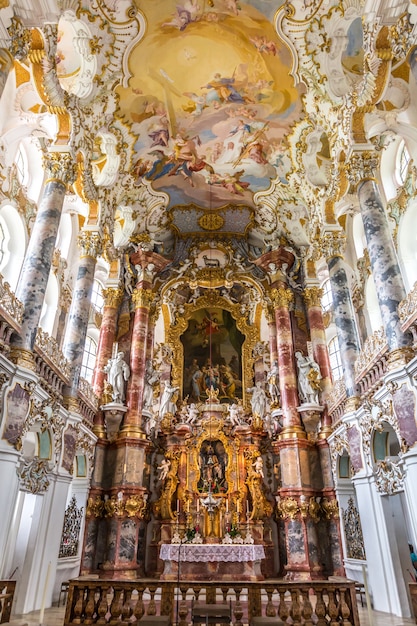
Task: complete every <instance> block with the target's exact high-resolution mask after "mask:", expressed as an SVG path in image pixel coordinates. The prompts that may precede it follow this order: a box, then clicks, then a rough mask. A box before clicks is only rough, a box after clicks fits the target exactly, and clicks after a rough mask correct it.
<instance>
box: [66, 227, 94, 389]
mask: <svg viewBox="0 0 417 626" xmlns="http://www.w3.org/2000/svg"><path fill="white" fill-rule="evenodd" d="M78 246H79V248H80V251H81V254H80V260H79V264H78V272H77V278H76V280H75V285H74V291H73V294H72V301H71V308H70V312H69V318H68V324H67V328H66V332H65V339H64V345H63V349H62V351H63V354H64V356H65V358H66V359H68V361H69V362H70V363H71V367H72V372H73V377H72V383H71V391H70V395H71V396H72V397H76V396H77V389H78V381H79V376H80V369H81V364H82V360H83V354H84V346H85V338H86V336H87V327H88V318H89V315H90V306H91V293H92V290H93V282H94V272H95V269H96V262H97V255H98V254H99V253H100V248H101V237H100V235H99V234H98V233H96V232H91V231H82V232H81V233H80V235H79V237H78Z"/></svg>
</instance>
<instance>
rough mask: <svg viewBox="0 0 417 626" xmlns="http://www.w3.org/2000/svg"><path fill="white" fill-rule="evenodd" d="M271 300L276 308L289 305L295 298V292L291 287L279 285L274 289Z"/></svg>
mask: <svg viewBox="0 0 417 626" xmlns="http://www.w3.org/2000/svg"><path fill="white" fill-rule="evenodd" d="M271 300H272V302H273V304H274V308H275V309H277V308H280V307H287V308H288V307H289V305H290V304H291V302H292V301H293V300H294V294H293V292H292V291H291V289H288V288H286V287H279V289H273V290H272V291H271Z"/></svg>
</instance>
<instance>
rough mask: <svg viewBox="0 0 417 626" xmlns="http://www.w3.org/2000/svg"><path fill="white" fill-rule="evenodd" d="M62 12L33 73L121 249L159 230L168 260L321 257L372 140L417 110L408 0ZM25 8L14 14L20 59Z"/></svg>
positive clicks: (114, 5)
mask: <svg viewBox="0 0 417 626" xmlns="http://www.w3.org/2000/svg"><path fill="white" fill-rule="evenodd" d="M6 4H7V3H6ZM12 4H13V3H12ZM45 4H46V5H47V3H45ZM49 4H51V6H45V7H44V6H43V4H42V8H43V11H41V10H39V11H40V13H43V14H45V15H47V14H48V12H49V14H50V15H51V16H54V17H55V19H56V16H58V15H59V14H60V18H59V23H58V29H57V31H56V30H54V27H53V26H51V25H49V24H47V23H46V22H45V23H44V24H43V25H42V24H37V26H39V28H40V30H41V33H42V35H41V36H36V35H33V33H32V36H31V41H30V42H27V46H26V52H27V50H28V49H31V50H32V55H31V56H29V57H28V58H29V59H30V60H31V62H32V68H31V72H32V77H33V79H34V82H35V83H36V86H37V91H38V96H39V97H40V100H41V102H42V104H43V106H45V105H46V106H47V108H48V111H49V112H53V113H55V114H56V115H57V120H58V132H57V139H55V144H60V145H64V144H68V145H69V146H70V149H71V151H72V152H73V154H74V156H75V158H76V160H77V163H78V167H79V176H78V179H77V182H76V184H75V189H76V191H77V193H78V194H79V196H80V198H82V200H83V202H84V203H85V204H86V205H88V207H89V209H88V211H87V215H85V216H84V217H85V220H86V224H88V225H90V226H94V225H99V226H100V227H101V228H102V229H103V232H105V233H106V234H107V238H108V239H107V240H108V242H110V243H109V246H110V248H111V247H113V245H114V246H116V248H117V247H118V248H122V249H123V248H124V247H126V246H128V245H129V242H132V241H138V240H140V238H141V237H143V236H144V235H145V233H147V234H150V235H151V236H152V237H154V239H155V240H156V241H159V242H161V250H163V251H164V253H165V254H167V255H168V256H169V255H171V256H172V255H173V250H174V242H178V241H179V240H180V239H186V238H187V237H189V236H193V237H205V238H211V239H226V238H227V239H232V240H235V241H240V242H245V245H244V246H243V247H242V243H241V244H240V248H241V249H242V250H244V252H245V253H246V254H247V255H248V256H249V257H250V258H254V257H256V256H257V255H258V254H259V253H260V252H261V251H263V250H266V249H269V248H271V247H273V246H274V245H275V244H276V242H277V241H280V242H281V244H283V243H284V244H285V243H288V244H290V245H291V246H293V247H294V248H295V249H297V250H300V249H302V248H304V249H305V250H307V249H308V248H309V246H310V244H311V243H312V242H316V243H317V242H318V241H319V240H320V233H322V232H323V229H324V230H325V229H326V228H327V227H329V228H336V229H337V228H338V227H339V226H340V219H338V218H340V214H341V213H343V208H342V209H340V207H343V202H344V198H347V201H346V202H347V203H348V204H349V202H350V203H351V201H350V196H349V194H350V192H351V191H352V188H350V185H349V181H348V177H347V175H346V172H347V170H348V169H349V168H346V164H347V163H348V161H349V157H350V155H351V153H352V147H354V146H355V144H356V145H359V144H360V145H362V146H363V145H365V144H369V145H370V146H371V147H372V142H373V143H374V144H375V142H376V139H375V137H377V141H379V136H380V133H381V130H382V131H383V130H384V128H386V127H387V124H386V118H387V115H388V112H391V113H392V111H396V112H398V111H401V110H403V109H404V108H405V107H406V106H407V93H406V91H407V90H406V88H404V84H405V85H406V82H407V80H408V76H407V72H409V70H408V69H407V70H404V68H405V58H402V56H401V55H402V51H401V46H399V45H397V56H396V53H395V49H394V48H395V46H394V44H395V38H396V33H397V31H396V28H397V27H396V26H395V24H396V23H398V21H399V20H400V19H401V15H402V14H403V13H404V11H405V9H406V8H407V5H408V3H406V2H396V3H393V6H392V7H391V11H390V12H387V11H386V7H385V11H384V12H383V13H382V12H381V13H380V14H378V3H376V2H373V3H372V4H373V13H372V14H370V13H367V11H364V7H363V3H361V2H360V1H359V0H349V2H345V3H343V4H339V3H335V2H332V1H331V0H322V1H317V2H310V1H309V0H294V2H292V3H291V2H285V3H282V2H281V1H280V0H246V1H244V0H136V2H129V1H128V0H96V1H95V2H77V1H76V0H63V1H62V2H61V3H60V9H61V10H60V11H59V9H58V7H57V6H55V4H54V3H49ZM385 4H386V3H385ZM52 5H54V6H52ZM16 8H17V7H13V6H9V7H6V8H4V9H3V10H2V13H3V14H2V18H3V20H2V23H3V25H4V24H5V25H7V24H9V34H10V33H12V35H13V31H14V47H15V51H16V50H18V49H19V44H20V47H22V39H20V41H19V39H18V37H16V33H19V28H18V27H16V25H15V24H13V20H12V13H13V9H16ZM16 12H17V10H16ZM22 13H24V12H23V11H22V10H21V9H20V14H22ZM404 15H405V13H404ZM23 17H25V16H24V15H23ZM4 18H6V19H4ZM384 20H385V25H384ZM387 20H388V21H387ZM407 20H409V17H407ZM23 22H24V20H23ZM26 22H27V23H26V24H25V26H30V25H34V24H35V23H36V16H35V15H34V14H33V12H32V13H27V14H26ZM29 23H30V24H29ZM10 24H11V27H10ZM55 37H56V39H55ZM18 41H19V43H18ZM397 43H398V42H397ZM36 49H38V50H41V51H42V54H40V55H39V56H38V57H37V56H36V55H35V54H34V53H33V51H34V50H36ZM388 49H389V50H390V54H384V52H386V51H387V50H388ZM20 59H21V61H20V63H21V66H22V68H26V67H27V59H26V58H25V55H24V54H23V53H22V51H21V50H20ZM394 65H395V67H396V71H397V74H398V80H397V83H396V79H395V78H393V77H392V76H391V75H390V71H391V70H392V68H393V66H394ZM42 110H43V109H40V108H38V109H37V110H36V111H37V112H42ZM32 111H35V107H32ZM375 128H378V129H379V130H378V133H376V131H374V130H373V129H375ZM176 249H177V250H178V246H176ZM185 256H186V255H185V253H184V255H183V257H184V258H185ZM180 257H181V254H180V255H179V258H180Z"/></svg>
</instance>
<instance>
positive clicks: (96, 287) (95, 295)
mask: <svg viewBox="0 0 417 626" xmlns="http://www.w3.org/2000/svg"><path fill="white" fill-rule="evenodd" d="M91 305H92V306H93V307H94V308H95V310H96V311H97V312H98V313H102V312H103V306H104V298H103V288H102V286H101V285H100V283H99V282H98V280H95V281H94V283H93V291H92V294H91Z"/></svg>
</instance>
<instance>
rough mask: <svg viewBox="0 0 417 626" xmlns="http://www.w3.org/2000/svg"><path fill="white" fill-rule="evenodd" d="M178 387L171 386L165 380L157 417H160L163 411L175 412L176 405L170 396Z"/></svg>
mask: <svg viewBox="0 0 417 626" xmlns="http://www.w3.org/2000/svg"><path fill="white" fill-rule="evenodd" d="M178 389H179V387H173V386H172V385H171V383H170V382H169V381H166V382H165V387H164V390H163V392H162V396H161V403H160V405H159V417H160V418H162V417H163V416H164V415H165V413H172V414H173V415H174V414H175V412H176V410H177V405H176V403H175V402H173V401H172V398H173V396H174V394H175V392H176V391H178Z"/></svg>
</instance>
